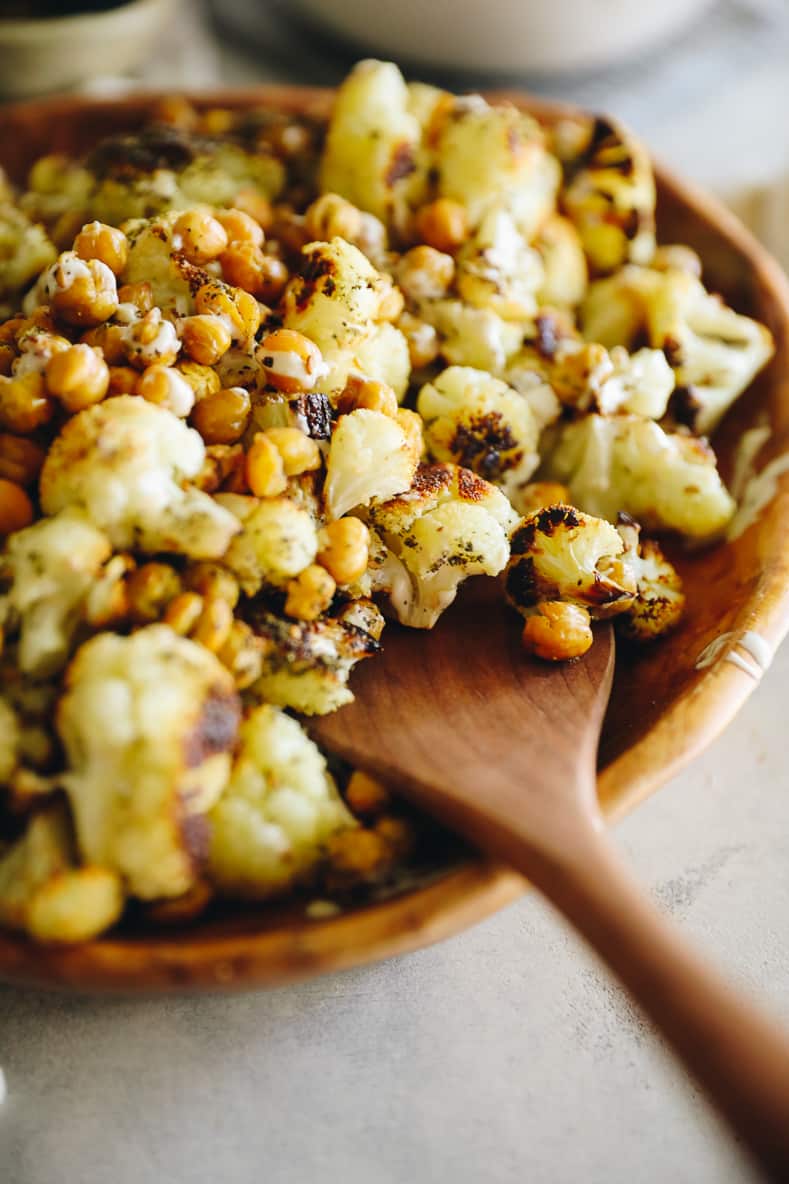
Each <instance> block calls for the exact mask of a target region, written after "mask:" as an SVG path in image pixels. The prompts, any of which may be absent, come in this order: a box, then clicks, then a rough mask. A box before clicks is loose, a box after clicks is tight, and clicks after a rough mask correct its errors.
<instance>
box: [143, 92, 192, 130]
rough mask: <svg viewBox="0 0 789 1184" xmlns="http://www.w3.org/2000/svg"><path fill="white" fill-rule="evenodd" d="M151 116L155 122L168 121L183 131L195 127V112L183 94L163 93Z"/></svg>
mask: <svg viewBox="0 0 789 1184" xmlns="http://www.w3.org/2000/svg"><path fill="white" fill-rule="evenodd" d="M151 116H152V118H153V119H154V120H155V121H156V122H157V123H169V124H170V125H171V127H177V128H180V129H181V130H182V131H185V132H191V131H194V130H195V128H196V127H197V112H196V111H195V109H194V107H193V106H192V104H191V103H190V102H189V100H188V99H185V98H184V97H183V95H165V96H164V97H163V98H161V99H159V100H158V101H157V103H156V105H155V107H154V109H153V111H152V112H151Z"/></svg>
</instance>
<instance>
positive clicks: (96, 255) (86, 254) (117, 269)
mask: <svg viewBox="0 0 789 1184" xmlns="http://www.w3.org/2000/svg"><path fill="white" fill-rule="evenodd" d="M74 250H75V251H76V253H77V254H78V255H79V257H80V259H100V260H101V262H102V263H106V265H107V267H109V269H110V271H111V272H113V273H114V274H115V275H120V274H121V272H122V271H123V269H124V267H125V266H126V262H127V260H128V258H129V240H128V239H127V238H126V235H125V234H124V233H123V231H122V230H118V228H117V227H116V226H107V225H106V224H105V223H104V222H88V223H86V225H85V226H83V227H82V230H80V232H79V234H78V235H77V237H76V238H75V239H74Z"/></svg>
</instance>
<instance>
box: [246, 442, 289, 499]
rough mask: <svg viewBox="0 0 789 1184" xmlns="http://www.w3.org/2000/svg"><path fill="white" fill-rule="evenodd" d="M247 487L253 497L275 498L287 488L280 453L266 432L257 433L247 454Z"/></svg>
mask: <svg viewBox="0 0 789 1184" xmlns="http://www.w3.org/2000/svg"><path fill="white" fill-rule="evenodd" d="M246 478H247V485H248V486H249V488H250V489H251V490H252V493H253V494H254V495H255V497H276V496H277V495H278V494H280V493H284V492H285V490H286V489H287V486H288V478H287V476H286V474H285V462H284V461H283V459H282V453H281V452H280V450H279V449H278V448H277V446H276V444H275V443H274V441H273V440H272V439H271V438H270V437H269V435H268V433H267V432H258V433H256V435H255V438H254V440H253V441H252V446H251V448H250V449H249V452H248V453H247V463H246Z"/></svg>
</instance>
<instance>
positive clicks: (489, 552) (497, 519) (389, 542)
mask: <svg viewBox="0 0 789 1184" xmlns="http://www.w3.org/2000/svg"><path fill="white" fill-rule="evenodd" d="M367 519H368V521H369V523H370V525H371V526H372V528H373V530H374V531H375V535H376V536H377V538H379V539H380V543H381V545H380V547H379V548H377V549H376V550H374V551H373V554H372V555H371V575H372V585H373V589H374V590H375V591H377V592H382V593H385V594H386V595H387V597H388V599H389V602H390V604H391V606H392V608H393V610H394V612H395V614H396V615H397V618H398V620H399V621H400V622H401V623H402V624H403V625H410V626H412V627H414V628H416V629H432V627H433V626H434V625H435V623H436V621H437V620H438V618H439V617H440V616H441V613H442V612H443V611H444V609H446V608H448V607H449V606H450V604H452V602H453V600H454V599H455V596H456V595H457V590H458V588H459V586H460V584H461V583H462V582H463V581H464V580H465V579H467V578H468V577H469V576H475V575H491V576H495V575H498V574H499V572H500V571H501V570H502V569H503V567H504V565H505V564H506V562H507V559H508V558H509V532H510V530H511V529H512V528H513V527H514V526H515V524H516V523H517V521H518V515H517V514H516V513H515V511H514V510H513V509H512V506H511V505H510V503H509V502H508V500H507V498H506V497H505V496H504V494H503V493H502V492H501V490H499V489H496V488H495V486H493V485H490V484H488V482H487V481H483V480H482V479H481V478H480V477H478V476H477V475H476V474H475V473H472V472H470V471H469V470H468V469H462V468H459V467H458V466H457V465H451V464H443V465H420V467H419V469H418V470H417V473H416V476H415V478H414V482H413V485H412V486H411V488H410V489H409V490H408V491H407V492H406V493H402V494H400V495H399V496H398V497H394V498H392V499H391V500H390V501H386V502H374V503H373V504H372V505H371V506H370V508H369V510H368V511H367Z"/></svg>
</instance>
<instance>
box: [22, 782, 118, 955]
mask: <svg viewBox="0 0 789 1184" xmlns="http://www.w3.org/2000/svg"><path fill="white" fill-rule="evenodd" d="M123 901H124V897H123V887H122V884H121V881H120V878H119V877H118V876H117V875H116V874H115V872H113V871H112V870H111V869H109V868H106V867H97V866H91V865H87V866H82V867H80V866H78V865H77V862H76V858H75V851H74V839H73V835H72V832H71V825H70V822H69V818H68V812H67V810H66V807H65V805H63V804H62V803H55V804H53V805H49V806H46V807H45V808H44V809H43V810H39V811H37V812H36V813H35V814H34V815H33V816H32V818H31V819H30V822H29V823H28V825H27V829H26V830H25V832H24V834H23V835H22V836H21V838H19V839H17V840H16V842H15V843H14V844H13V845H12V846H11V848H10V849H9V850H8V851H7V852H6V853H5V854H4V855H3V856H2V857H0V922H1V923H2V924H4V925H8V926H10V927H11V928H13V929H21V930H23V931H24V932H26V933H28V934H29V935H30V936H31V937H33V938H35V939H36V940H37V941H45V942H79V941H87V940H88V939H89V938H91V937H95V936H96V935H97V934H99V933H101V932H103V930H105V929H107V928H109V926H110V925H113V924H114V923H115V922H116V921H117V920H118V918H119V917H120V915H121V912H122V911H123Z"/></svg>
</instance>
